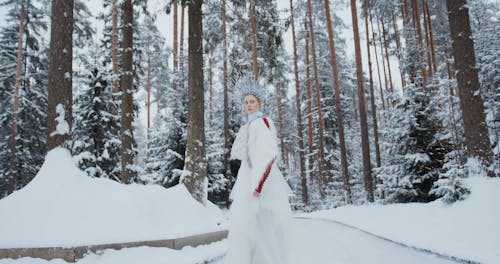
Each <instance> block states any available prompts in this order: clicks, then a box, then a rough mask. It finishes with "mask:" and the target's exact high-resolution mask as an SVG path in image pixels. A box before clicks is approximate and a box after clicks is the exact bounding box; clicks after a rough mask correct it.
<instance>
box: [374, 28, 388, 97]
mask: <svg viewBox="0 0 500 264" xmlns="http://www.w3.org/2000/svg"><path fill="white" fill-rule="evenodd" d="M377 30H378V35H379V36H378V40H379V44H380V57H381V58H380V60H381V64H382V70H383V73H384V86H385V91H390V90H389V81H388V80H387V73H386V71H385V59H384V48H383V47H384V44H383V43H382V30H380V22H379V21H378V20H377Z"/></svg>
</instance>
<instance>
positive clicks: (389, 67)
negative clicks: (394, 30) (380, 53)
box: [380, 17, 394, 93]
mask: <svg viewBox="0 0 500 264" xmlns="http://www.w3.org/2000/svg"><path fill="white" fill-rule="evenodd" d="M380 21H381V22H382V36H383V37H384V49H385V60H386V61H387V72H388V73H389V85H390V86H389V87H391V93H394V85H393V84H392V74H391V62H390V61H389V49H388V48H387V47H388V46H389V44H388V43H387V38H386V33H385V25H384V18H383V17H381V18H380Z"/></svg>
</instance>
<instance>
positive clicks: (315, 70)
mask: <svg viewBox="0 0 500 264" xmlns="http://www.w3.org/2000/svg"><path fill="white" fill-rule="evenodd" d="M307 17H308V19H309V24H308V25H309V39H310V41H311V55H312V59H313V74H314V87H315V89H316V103H317V105H318V136H319V138H318V182H320V183H321V185H320V195H321V197H322V198H323V197H324V195H325V192H324V191H325V190H324V188H325V185H326V183H327V182H328V180H329V178H330V177H329V176H328V177H327V176H326V175H325V174H326V173H325V172H324V168H325V166H324V165H325V164H324V162H325V154H324V151H325V140H324V138H323V131H324V129H323V106H322V104H321V91H320V88H319V77H318V62H317V59H316V44H315V41H314V24H313V19H312V3H311V0H307Z"/></svg>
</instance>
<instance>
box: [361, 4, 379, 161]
mask: <svg viewBox="0 0 500 264" xmlns="http://www.w3.org/2000/svg"><path fill="white" fill-rule="evenodd" d="M363 15H364V17H365V33H366V51H367V53H368V74H369V78H370V79H369V80H370V104H371V109H372V122H373V140H374V144H375V161H376V163H377V167H380V163H381V162H380V146H379V143H378V124H377V107H376V106H375V92H374V88H373V71H372V57H371V52H370V30H369V28H368V0H364V8H363Z"/></svg>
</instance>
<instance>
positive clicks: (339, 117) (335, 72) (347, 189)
mask: <svg viewBox="0 0 500 264" xmlns="http://www.w3.org/2000/svg"><path fill="white" fill-rule="evenodd" d="M310 1H311V0H308V2H309V5H310ZM324 5H325V14H326V24H327V27H328V41H329V43H330V58H331V60H332V70H333V72H332V75H333V82H334V86H335V108H336V110H337V126H338V129H339V143H340V164H341V167H342V178H343V180H344V191H345V197H346V203H348V204H350V203H352V201H351V186H350V183H349V170H348V165H347V148H346V144H345V136H344V121H343V119H344V118H343V117H342V115H343V113H342V112H343V111H342V104H341V101H340V78H339V69H338V64H337V55H336V54H335V41H334V39H333V26H332V19H331V16H330V4H329V0H325V1H324ZM358 37H359V35H358ZM358 44H359V43H358Z"/></svg>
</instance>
